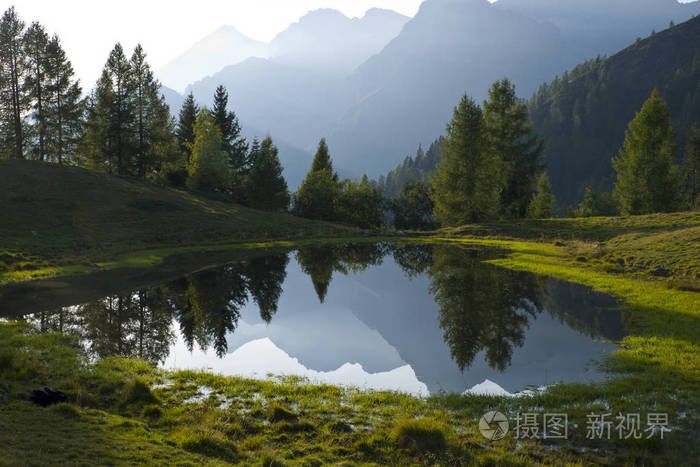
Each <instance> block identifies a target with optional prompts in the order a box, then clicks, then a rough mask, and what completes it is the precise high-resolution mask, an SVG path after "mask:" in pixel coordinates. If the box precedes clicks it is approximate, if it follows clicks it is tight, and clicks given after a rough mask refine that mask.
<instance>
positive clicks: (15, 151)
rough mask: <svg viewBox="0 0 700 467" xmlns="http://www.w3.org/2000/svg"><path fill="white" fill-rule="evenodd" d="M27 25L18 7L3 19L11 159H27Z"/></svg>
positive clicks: (0, 71) (1, 77)
mask: <svg viewBox="0 0 700 467" xmlns="http://www.w3.org/2000/svg"><path fill="white" fill-rule="evenodd" d="M23 33H24V22H23V21H22V20H21V19H20V18H19V17H18V16H17V13H16V12H15V7H10V8H8V9H7V10H6V11H5V13H4V14H3V16H2V20H0V88H1V91H2V92H0V99H1V101H0V106H1V107H0V111H1V112H2V130H3V135H2V138H3V142H2V143H3V144H2V145H3V146H4V147H3V149H2V152H3V153H5V155H7V156H9V157H15V158H17V159H23V158H24V145H25V131H24V130H25V129H24V127H25V121H24V115H25V113H26V110H27V99H26V96H25V95H24V92H23V89H24V80H25V73H26V68H27V63H26V57H25V54H24V50H23V47H22V37H23Z"/></svg>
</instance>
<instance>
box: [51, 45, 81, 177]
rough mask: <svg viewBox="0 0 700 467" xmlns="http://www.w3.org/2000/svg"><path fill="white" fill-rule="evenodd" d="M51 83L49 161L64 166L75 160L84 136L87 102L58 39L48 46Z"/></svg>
mask: <svg viewBox="0 0 700 467" xmlns="http://www.w3.org/2000/svg"><path fill="white" fill-rule="evenodd" d="M46 56H47V62H48V76H49V78H48V79H49V84H48V87H47V91H48V94H47V100H46V103H47V114H48V118H47V121H48V123H47V126H48V129H47V133H48V148H47V151H48V156H49V160H51V161H54V162H58V163H59V164H63V161H64V159H65V158H67V157H68V158H73V157H74V154H75V151H76V148H77V145H78V142H79V141H80V138H81V137H82V133H83V126H84V122H83V113H84V103H83V100H82V97H81V95H82V89H81V87H80V83H79V81H76V80H74V79H73V76H74V71H73V66H72V65H71V63H70V61H69V60H68V59H67V57H66V54H65V52H64V51H63V48H62V47H61V43H60V41H59V39H58V36H55V35H54V36H53V37H52V38H51V40H50V41H49V44H48V45H47V47H46Z"/></svg>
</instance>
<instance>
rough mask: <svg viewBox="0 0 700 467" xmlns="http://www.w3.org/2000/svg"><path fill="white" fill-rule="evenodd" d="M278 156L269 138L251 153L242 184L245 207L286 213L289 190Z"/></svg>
mask: <svg viewBox="0 0 700 467" xmlns="http://www.w3.org/2000/svg"><path fill="white" fill-rule="evenodd" d="M256 144H257V141H256ZM278 154H279V151H278V149H277V147H276V146H275V145H274V143H273V142H272V138H270V137H269V136H268V137H267V138H265V139H264V140H263V142H262V144H260V146H259V148H257V147H256V148H255V150H254V151H253V152H251V156H250V170H249V172H248V173H247V175H246V178H245V182H244V186H245V197H246V204H247V206H249V207H251V208H255V209H262V210H264V211H286V210H287V208H288V207H289V190H288V188H287V182H286V181H285V179H284V176H283V175H282V164H281V163H280V160H279V157H278Z"/></svg>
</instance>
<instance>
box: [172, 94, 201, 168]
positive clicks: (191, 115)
mask: <svg viewBox="0 0 700 467" xmlns="http://www.w3.org/2000/svg"><path fill="white" fill-rule="evenodd" d="M198 114H199V106H198V105H197V103H196V102H195V100H194V94H192V93H191V92H190V93H189V94H188V95H187V97H186V98H185V102H184V103H183V104H182V108H181V109H180V114H179V116H178V122H177V130H176V134H177V140H178V142H179V143H180V149H181V150H182V151H183V152H184V153H185V156H186V159H187V163H188V164H189V163H190V157H191V156H192V150H191V149H190V148H191V145H192V144H193V143H194V124H195V122H196V121H197V115H198Z"/></svg>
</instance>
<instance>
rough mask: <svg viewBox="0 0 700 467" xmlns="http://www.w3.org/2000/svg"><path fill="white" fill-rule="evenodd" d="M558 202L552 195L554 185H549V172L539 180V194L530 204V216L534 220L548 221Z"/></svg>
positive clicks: (543, 174) (544, 173)
mask: <svg viewBox="0 0 700 467" xmlns="http://www.w3.org/2000/svg"><path fill="white" fill-rule="evenodd" d="M555 205H556V200H555V199H554V194H552V184H551V183H549V177H548V176H547V172H543V173H542V174H541V175H540V176H539V177H538V178H537V193H536V194H535V196H534V197H533V198H532V201H531V202H530V207H529V208H528V216H529V217H531V218H533V219H546V218H550V217H552V215H553V214H554V207H555Z"/></svg>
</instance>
